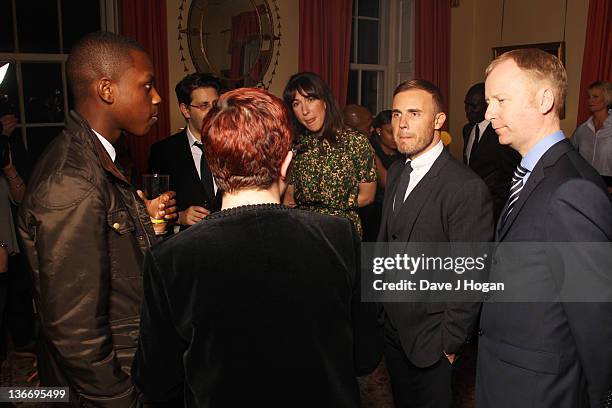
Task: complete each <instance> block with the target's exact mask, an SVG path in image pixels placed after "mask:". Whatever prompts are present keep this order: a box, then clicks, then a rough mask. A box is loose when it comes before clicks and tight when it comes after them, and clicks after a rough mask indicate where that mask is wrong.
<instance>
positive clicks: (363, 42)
mask: <svg viewBox="0 0 612 408" xmlns="http://www.w3.org/2000/svg"><path fill="white" fill-rule="evenodd" d="M358 31H359V38H358V41H359V46H358V50H357V62H358V63H359V64H378V21H371V20H363V19H360V20H359V27H358Z"/></svg>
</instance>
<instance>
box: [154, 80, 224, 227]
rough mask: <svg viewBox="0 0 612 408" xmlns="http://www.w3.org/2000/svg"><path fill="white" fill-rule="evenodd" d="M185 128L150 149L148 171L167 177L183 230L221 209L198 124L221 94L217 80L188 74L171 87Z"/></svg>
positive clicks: (199, 124)
mask: <svg viewBox="0 0 612 408" xmlns="http://www.w3.org/2000/svg"><path fill="white" fill-rule="evenodd" d="M175 91H176V97H177V99H178V102H179V107H180V109H181V113H182V114H183V117H184V118H185V121H186V122H187V126H185V128H184V129H183V130H182V131H180V132H179V133H176V134H174V135H172V136H170V137H168V138H167V139H164V140H162V141H160V142H157V143H155V144H154V145H153V146H151V154H150V157H149V171H150V172H151V173H159V174H169V175H170V189H171V190H173V191H176V202H177V207H178V210H179V217H178V224H179V225H180V228H181V229H185V228H187V227H189V226H191V225H193V224H195V223H197V222H199V221H200V220H202V219H203V218H204V217H206V216H207V215H208V214H210V213H211V212H214V211H218V210H219V209H220V208H221V193H220V192H219V189H218V188H217V185H216V184H215V181H214V178H213V177H212V173H211V171H210V168H209V167H208V162H207V161H206V157H205V156H204V155H203V149H204V146H203V145H202V137H201V130H202V123H203V121H204V118H205V117H206V114H207V113H208V111H210V109H211V108H212V106H213V105H214V104H215V103H216V102H217V99H218V98H219V94H220V93H221V83H220V81H219V80H218V79H217V78H215V77H213V76H211V75H207V74H198V73H196V74H190V75H187V76H186V77H185V78H183V79H182V80H181V81H180V82H179V83H178V84H177V85H176V88H175Z"/></svg>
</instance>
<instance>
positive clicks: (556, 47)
mask: <svg viewBox="0 0 612 408" xmlns="http://www.w3.org/2000/svg"><path fill="white" fill-rule="evenodd" d="M520 48H539V49H541V50H543V51H546V52H547V53H549V54H552V55H554V56H555V57H557V58H559V60H561V62H562V63H563V66H565V41H559V42H549V43H539V44H520V45H505V46H503V47H493V48H492V50H493V59H495V58H497V57H499V56H500V55H502V54H503V53H505V52H508V51H512V50H517V49H520Z"/></svg>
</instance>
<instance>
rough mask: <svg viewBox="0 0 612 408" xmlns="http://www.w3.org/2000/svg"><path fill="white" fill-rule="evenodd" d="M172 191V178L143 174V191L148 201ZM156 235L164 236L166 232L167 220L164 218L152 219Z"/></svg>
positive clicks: (163, 175) (165, 175)
mask: <svg viewBox="0 0 612 408" xmlns="http://www.w3.org/2000/svg"><path fill="white" fill-rule="evenodd" d="M168 190H170V176H169V175H167V174H143V176H142V191H143V192H144V194H145V197H146V198H147V200H154V199H156V198H157V197H159V196H160V195H162V194H163V193H165V192H167V191H168ZM151 222H152V223H153V229H154V230H155V234H156V235H163V234H165V233H166V232H167V231H166V220H165V219H164V217H163V216H156V217H155V218H151Z"/></svg>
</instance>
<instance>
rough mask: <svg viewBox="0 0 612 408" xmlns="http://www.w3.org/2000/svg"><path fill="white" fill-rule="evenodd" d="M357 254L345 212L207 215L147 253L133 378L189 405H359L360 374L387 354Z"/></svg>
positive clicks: (275, 209) (268, 207)
mask: <svg viewBox="0 0 612 408" xmlns="http://www.w3.org/2000/svg"><path fill="white" fill-rule="evenodd" d="M359 261H360V242H359V239H358V237H357V235H356V234H355V232H354V230H353V228H352V226H351V223H350V222H349V221H348V220H347V219H345V218H341V217H332V216H327V215H321V214H316V213H312V212H308V211H302V210H294V209H289V208H287V207H284V206H281V205H278V204H263V205H252V206H244V207H237V208H233V209H229V210H224V211H221V212H218V213H216V214H212V215H211V216H209V217H206V218H205V219H204V220H203V221H202V222H200V223H198V224H196V225H194V226H193V227H191V228H189V229H188V230H186V231H185V232H182V233H181V234H179V235H177V236H176V237H174V238H171V239H168V240H166V241H164V243H162V244H160V245H158V246H157V247H155V249H154V250H153V251H151V252H150V253H148V254H147V256H146V258H145V273H144V277H145V278H144V279H145V280H144V293H145V302H144V304H143V309H142V318H141V337H140V343H139V349H138V352H137V353H136V354H137V355H136V358H135V362H134V365H133V369H132V375H133V379H134V382H135V383H136V384H137V386H138V387H139V389H140V390H141V391H142V392H143V393H144V395H145V396H146V397H147V399H148V400H151V401H153V402H163V401H168V400H170V399H177V400H180V399H181V398H182V397H183V396H185V406H186V407H209V408H215V407H354V408H357V407H358V399H359V388H358V385H357V380H356V377H357V376H359V375H363V374H366V373H368V372H371V371H372V370H374V368H375V367H376V366H377V364H378V362H379V361H380V357H381V354H380V350H379V349H378V348H377V346H376V345H377V344H378V343H379V340H378V329H377V325H376V307H375V304H374V303H366V302H362V301H361V295H360V285H361V281H360V269H359ZM168 406H182V404H180V402H178V403H176V404H174V405H168Z"/></svg>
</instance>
